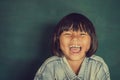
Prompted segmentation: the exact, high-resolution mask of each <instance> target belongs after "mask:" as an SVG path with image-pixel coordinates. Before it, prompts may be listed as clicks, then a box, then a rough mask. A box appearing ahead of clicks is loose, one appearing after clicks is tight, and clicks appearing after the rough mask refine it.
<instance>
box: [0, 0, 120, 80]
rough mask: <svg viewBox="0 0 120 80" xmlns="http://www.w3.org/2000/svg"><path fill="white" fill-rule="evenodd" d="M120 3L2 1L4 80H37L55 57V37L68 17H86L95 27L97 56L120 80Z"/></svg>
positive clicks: (0, 79)
mask: <svg viewBox="0 0 120 80" xmlns="http://www.w3.org/2000/svg"><path fill="white" fill-rule="evenodd" d="M119 8H120V2H119V1H118V0H97V1H95V0H15V1H12V0H0V80H33V78H34V76H35V73H36V71H37V70H38V68H39V67H40V65H41V64H42V62H43V61H44V60H45V59H46V58H48V57H49V56H51V55H52V51H51V36H52V32H53V28H54V27H55V25H56V24H57V22H58V21H59V20H60V19H61V18H62V17H63V16H65V15H66V14H68V13H72V12H78V13H82V14H84V15H86V16H87V17H88V18H89V19H90V20H91V21H92V22H93V23H94V25H95V28H96V31H97V36H98V41H99V47H98V50H97V52H96V54H97V55H99V56H101V57H103V58H104V60H105V61H106V63H107V64H108V66H109V69H110V73H111V79H112V80H117V79H119V78H120V68H119V67H120V53H119V52H120V47H119V45H120V42H119V41H120V32H119V30H120V10H119Z"/></svg>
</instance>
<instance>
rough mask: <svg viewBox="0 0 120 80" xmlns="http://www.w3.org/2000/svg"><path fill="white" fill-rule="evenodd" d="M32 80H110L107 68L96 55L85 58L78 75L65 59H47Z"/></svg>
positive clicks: (55, 57) (54, 57)
mask: <svg viewBox="0 0 120 80" xmlns="http://www.w3.org/2000/svg"><path fill="white" fill-rule="evenodd" d="M34 80H110V73H109V69H108V66H107V65H106V63H105V62H104V60H103V59H102V58H101V57H99V56H96V55H93V56H91V57H85V59H84V61H83V63H82V65H81V68H80V71H79V73H78V75H76V74H75V73H74V72H73V70H72V69H71V67H70V66H69V64H68V62H67V60H66V58H65V57H57V56H53V57H50V58H48V59H47V60H46V61H45V62H44V63H43V64H42V66H41V67H40V69H39V70H38V72H37V73H36V76H35V78H34Z"/></svg>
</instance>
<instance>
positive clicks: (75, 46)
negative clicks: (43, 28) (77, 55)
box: [70, 45, 80, 48]
mask: <svg viewBox="0 0 120 80" xmlns="http://www.w3.org/2000/svg"><path fill="white" fill-rule="evenodd" d="M71 47H76V48H79V47H80V46H78V45H72V46H70V48H71Z"/></svg>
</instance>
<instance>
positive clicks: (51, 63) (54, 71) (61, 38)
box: [34, 13, 110, 80]
mask: <svg viewBox="0 0 120 80" xmlns="http://www.w3.org/2000/svg"><path fill="white" fill-rule="evenodd" d="M97 46H98V41H97V38H96V33H95V29H94V26H93V24H92V22H91V21H90V20H89V19H88V18H87V17H86V16H84V15H82V14H78V13H71V14H69V15H67V16H65V17H64V18H63V19H62V20H61V21H60V22H59V23H58V24H57V26H56V28H55V32H54V36H53V52H54V55H55V56H53V57H50V58H48V59H47V60H46V61H45V62H44V63H43V65H42V66H41V67H40V69H39V70H38V72H37V74H36V76H35V78H34V80H110V73H109V69H108V66H107V65H106V63H105V62H104V60H103V59H102V58H101V57H99V56H96V55H94V54H95V52H96V50H97Z"/></svg>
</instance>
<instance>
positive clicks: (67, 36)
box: [60, 30, 91, 61]
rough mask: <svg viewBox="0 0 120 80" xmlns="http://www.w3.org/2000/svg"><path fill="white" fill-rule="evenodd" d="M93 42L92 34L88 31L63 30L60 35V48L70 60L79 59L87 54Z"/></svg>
mask: <svg viewBox="0 0 120 80" xmlns="http://www.w3.org/2000/svg"><path fill="white" fill-rule="evenodd" d="M90 44H91V38H90V35H89V34H88V33H86V32H84V31H83V32H81V31H80V30H78V31H73V30H69V31H63V32H62V33H61V35H60V49H61V50H62V52H63V54H64V55H65V57H66V58H67V59H68V60H72V61H76V60H77V61H78V60H81V59H83V58H84V57H85V56H86V52H87V51H88V50H89V48H90Z"/></svg>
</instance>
